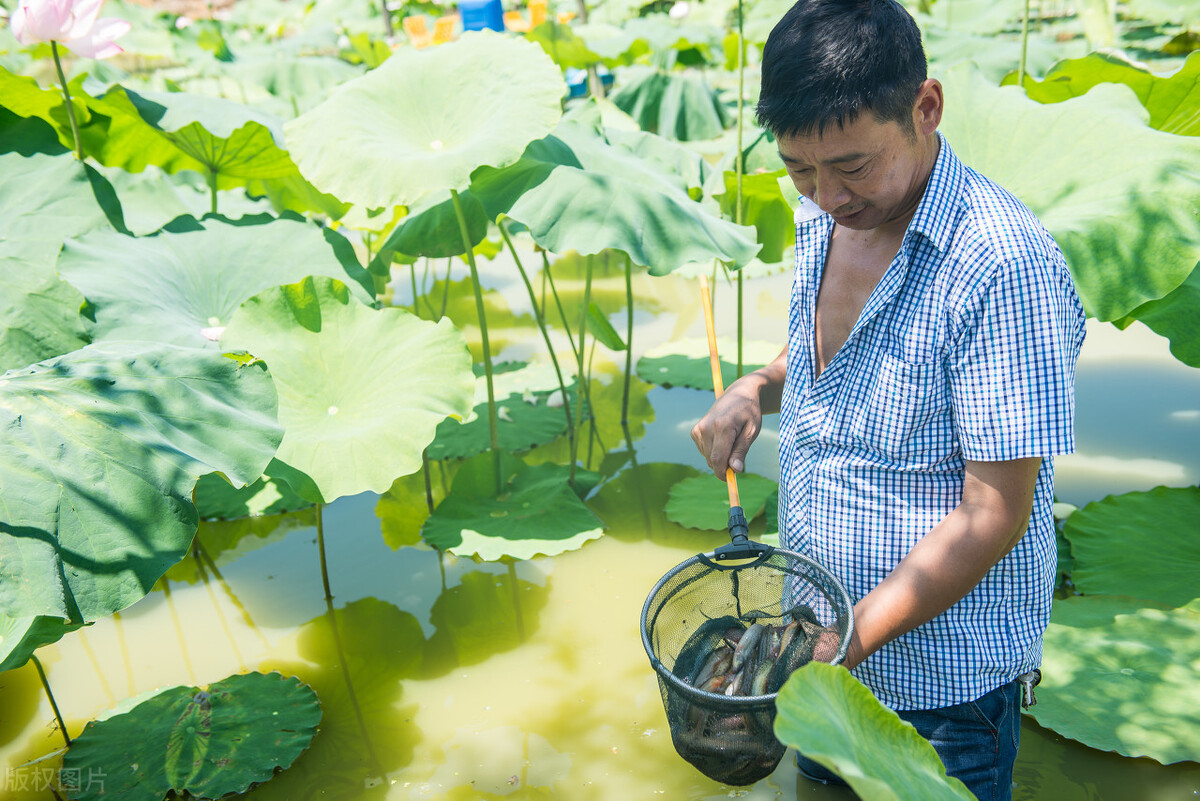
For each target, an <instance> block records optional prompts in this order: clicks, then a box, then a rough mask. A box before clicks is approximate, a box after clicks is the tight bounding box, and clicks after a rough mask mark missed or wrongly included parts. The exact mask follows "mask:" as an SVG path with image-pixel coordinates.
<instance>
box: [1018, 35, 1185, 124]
mask: <svg viewBox="0 0 1200 801" xmlns="http://www.w3.org/2000/svg"><path fill="white" fill-rule="evenodd" d="M1197 76H1200V53H1193V54H1192V55H1191V56H1189V57H1188V60H1187V61H1186V62H1184V65H1183V67H1181V68H1180V69H1179V70H1178V71H1177V72H1175V73H1174V74H1172V75H1170V76H1163V75H1156V74H1154V73H1153V72H1151V71H1150V70H1148V69H1147V68H1146V67H1145V66H1143V65H1140V64H1134V63H1132V62H1130V61H1128V60H1126V59H1124V58H1122V57H1121V56H1120V55H1119V54H1117V53H1089V54H1088V55H1087V56H1085V57H1083V58H1076V59H1068V60H1066V61H1060V62H1058V63H1057V64H1055V65H1054V66H1053V67H1052V68H1051V69H1050V71H1049V72H1047V73H1046V76H1045V78H1043V79H1042V80H1040V81H1039V80H1037V79H1035V78H1033V77H1032V76H1030V75H1026V76H1025V91H1026V93H1028V95H1029V96H1030V97H1031V98H1032V99H1034V100H1036V101H1038V102H1039V103H1060V102H1062V101H1064V100H1070V99H1071V98H1073V97H1079V96H1080V95H1084V94H1087V93H1088V91H1090V90H1091V89H1092V88H1093V87H1094V86H1096V85H1097V84H1101V83H1121V84H1125V85H1126V86H1128V87H1129V88H1130V89H1132V90H1133V92H1134V94H1136V95H1137V98H1138V100H1140V101H1141V103H1142V105H1143V106H1145V107H1146V111H1148V112H1150V127H1151V128H1157V129H1158V130H1160V131H1165V132H1167V133H1174V134H1181V135H1183V136H1200V112H1198V108H1200V82H1197ZM1016 82H1017V76H1016V74H1015V73H1011V74H1009V76H1008V77H1007V78H1006V79H1005V81H1004V83H1005V84H1015V83H1016Z"/></svg>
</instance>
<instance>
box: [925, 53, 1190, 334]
mask: <svg viewBox="0 0 1200 801" xmlns="http://www.w3.org/2000/svg"><path fill="white" fill-rule="evenodd" d="M943 82H944V85H945V92H946V116H945V118H944V120H943V124H942V129H943V130H944V131H945V132H946V135H947V138H948V139H949V141H950V144H951V145H952V146H953V147H954V148H955V152H956V153H957V154H958V156H959V157H960V158H962V160H963V161H964V162H965V163H966V164H967V165H969V166H971V167H974V168H975V169H977V170H979V171H980V172H982V173H983V174H984V175H986V176H988V177H989V178H991V179H993V180H995V181H996V182H997V183H999V184H1000V185H1002V186H1004V187H1005V188H1007V189H1008V190H1010V191H1011V192H1012V193H1013V194H1015V195H1016V196H1017V197H1018V198H1020V199H1021V200H1022V201H1024V202H1025V203H1026V205H1028V206H1029V207H1030V208H1031V209H1032V210H1033V211H1034V212H1035V213H1036V214H1037V215H1038V216H1039V218H1040V219H1041V220H1042V222H1043V223H1044V224H1045V226H1046V227H1047V228H1048V229H1049V230H1050V232H1051V233H1052V234H1054V236H1055V238H1056V239H1057V240H1058V243H1059V244H1060V245H1061V246H1062V248H1063V252H1064V253H1065V254H1066V257H1067V263H1068V265H1070V268H1071V274H1072V276H1073V277H1074V279H1075V285H1076V288H1077V289H1078V291H1079V294H1080V298H1081V299H1082V301H1083V305H1084V308H1085V309H1086V310H1087V311H1088V313H1089V314H1090V315H1092V316H1094V317H1096V318H1097V319H1100V320H1116V319H1120V318H1122V317H1125V316H1126V315H1128V314H1129V313H1130V312H1132V311H1133V310H1134V309H1136V308H1137V307H1138V306H1141V305H1142V304H1144V303H1146V302H1148V301H1152V300H1158V299H1159V298H1161V297H1163V296H1165V295H1166V294H1168V293H1169V292H1171V291H1172V290H1174V289H1175V288H1176V287H1178V286H1179V285H1180V284H1182V283H1183V281H1184V280H1185V279H1186V278H1187V277H1188V275H1189V274H1190V273H1191V272H1192V269H1193V268H1194V267H1195V265H1196V262H1197V261H1198V260H1200V214H1197V210H1198V209H1200V170H1198V169H1197V166H1196V159H1195V146H1194V143H1192V142H1191V140H1190V139H1188V138H1185V137H1180V136H1175V135H1172V134H1166V133H1162V132H1160V131H1155V130H1153V129H1151V128H1148V127H1146V124H1145V110H1144V109H1143V108H1142V107H1141V105H1140V104H1138V102H1137V100H1136V98H1134V97H1133V94H1132V92H1131V91H1130V90H1129V89H1128V88H1127V87H1124V86H1118V85H1115V84H1100V85H1098V86H1096V87H1095V88H1094V89H1092V91H1090V92H1088V93H1087V94H1086V95H1084V96H1083V97H1078V98H1075V99H1072V100H1067V101H1064V102H1062V103H1056V104H1054V105H1042V104H1039V103H1035V102H1033V101H1031V100H1029V99H1028V98H1026V97H1024V96H1023V95H1022V93H1021V92H1020V90H1018V89H1016V88H1015V87H1004V88H997V87H995V86H992V85H990V84H988V83H987V81H985V80H984V79H983V78H982V76H980V75H979V74H978V73H977V72H975V71H973V70H967V69H958V68H956V69H954V70H951V71H950V72H948V73H946V74H945V76H944V81H943ZM1097 130H1103V131H1104V136H1095V135H1094V132H1095V131H1097ZM1047 176H1054V177H1053V180H1049V179H1047Z"/></svg>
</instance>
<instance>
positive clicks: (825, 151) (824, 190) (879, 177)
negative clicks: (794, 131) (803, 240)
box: [777, 111, 937, 231]
mask: <svg viewBox="0 0 1200 801" xmlns="http://www.w3.org/2000/svg"><path fill="white" fill-rule="evenodd" d="M777 144H778V146H779V155H780V157H781V158H782V159H783V163H784V166H786V167H787V171H788V175H789V176H791V179H792V182H793V183H794V184H795V185H796V190H797V191H799V192H800V194H802V195H804V197H806V198H808V199H809V200H811V201H813V202H814V203H816V204H817V205H818V206H820V208H821V210H822V211H825V212H828V213H829V214H830V216H832V217H833V219H834V222H836V223H837V224H838V225H841V226H845V227H846V228H851V229H854V230H860V231H868V230H873V229H876V228H879V227H880V226H883V225H886V224H887V223H889V222H892V221H903V222H904V224H905V225H907V221H908V219H909V218H910V217H911V215H912V212H913V211H914V210H915V209H916V207H917V204H918V203H920V201H921V196H922V195H923V194H924V191H925V182H926V179H927V178H928V177H929V171H930V170H931V169H932V166H933V161H932V159H931V157H930V154H931V153H932V154H933V158H936V153H937V148H936V141H934V143H933V147H932V148H931V147H930V144H931V142H930V140H929V138H928V137H926V136H922V135H920V134H916V135H913V134H910V133H908V132H907V131H905V130H904V129H903V128H902V127H901V126H900V124H899V123H897V122H895V121H889V122H884V123H881V122H879V121H877V120H876V119H875V116H874V115H873V114H871V113H870V112H869V111H867V112H864V113H862V114H859V115H858V117H857V118H856V119H855V120H854V121H853V122H851V123H849V124H848V125H846V126H845V127H838V126H837V125H834V126H831V127H829V128H826V130H825V132H824V133H823V134H822V135H817V134H815V133H814V134H811V135H806V136H789V137H784V138H781V139H779V140H778V141H777Z"/></svg>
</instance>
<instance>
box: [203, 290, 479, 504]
mask: <svg viewBox="0 0 1200 801" xmlns="http://www.w3.org/2000/svg"><path fill="white" fill-rule="evenodd" d="M221 347H222V348H226V349H233V350H245V351H247V352H249V353H251V354H253V355H254V356H256V357H258V358H260V359H262V360H264V361H265V362H266V363H267V365H268V367H269V368H270V370H271V375H272V377H273V378H274V379H275V385H276V387H278V389H279V421H280V423H282V424H283V426H284V429H285V431H286V433H285V434H284V437H283V442H282V443H280V445H279V452H278V454H277V455H276V461H277V462H281V463H283V464H285V465H287V466H289V467H291V468H292V469H293V470H296V471H299V472H300V473H302V474H304V475H305V476H307V477H309V478H310V479H311V481H312V485H310V486H304V487H302V486H296V485H295V484H294V483H293V481H292V478H294V476H292V478H289V477H288V476H284V477H285V479H287V480H288V483H290V484H292V488H293V489H294V490H295V491H296V492H297V493H299V494H300V495H301V496H303V497H305V498H307V499H309V500H312V501H316V502H328V501H332V500H334V499H335V498H340V497H341V496H343V495H354V494H357V493H360V492H365V491H366V490H373V491H375V492H383V491H384V490H386V489H387V488H388V487H389V486H390V485H391V483H392V480H393V479H395V478H396V476H403V475H407V474H409V473H412V472H414V471H415V470H417V469H418V468H419V467H420V466H421V451H422V450H423V449H424V448H425V446H426V445H428V444H429V442H430V441H431V440H432V439H433V434H434V430H435V429H436V427H437V425H438V423H440V422H441V421H442V420H444V419H445V418H446V417H448V416H450V415H457V416H459V417H465V416H466V415H467V414H468V413H469V412H470V409H471V399H472V397H473V390H474V380H473V376H472V374H471V360H470V358H471V357H470V355H469V354H468V352H467V347H466V342H465V341H464V340H463V338H462V335H461V334H459V333H458V331H456V330H455V329H454V327H453V326H452V325H451V324H450V322H449V321H448V320H445V321H442V322H439V323H437V324H434V323H428V322H425V321H424V320H421V319H419V318H417V317H414V316H413V315H412V314H409V313H408V312H406V311H402V310H400V309H395V308H385V309H380V310H375V309H370V308H368V307H366V306H364V305H363V304H361V303H359V302H357V301H355V300H352V299H351V297H350V293H349V291H348V290H347V289H346V287H345V285H344V284H342V283H341V282H339V281H336V280H334V279H331V278H306V279H304V280H303V281H301V282H300V283H297V284H289V285H287V286H283V287H276V288H273V289H268V290H267V291H265V292H262V293H260V294H258V295H256V296H255V297H253V298H251V299H250V300H248V301H246V302H245V303H244V304H242V307H241V308H240V309H239V310H238V311H237V313H236V314H234V316H233V320H232V321H231V322H230V323H229V326H228V327H227V328H226V329H225V332H224V334H222V336H221ZM269 474H270V475H276V473H275V472H273V471H269Z"/></svg>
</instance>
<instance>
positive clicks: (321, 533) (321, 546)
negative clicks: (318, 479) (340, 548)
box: [317, 503, 333, 602]
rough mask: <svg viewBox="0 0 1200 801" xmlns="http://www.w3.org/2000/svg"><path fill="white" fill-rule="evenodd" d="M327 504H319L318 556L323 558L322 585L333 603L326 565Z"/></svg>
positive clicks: (326, 595)
mask: <svg viewBox="0 0 1200 801" xmlns="http://www.w3.org/2000/svg"><path fill="white" fill-rule="evenodd" d="M324 520H325V504H323V503H318V504H317V554H318V555H319V556H320V558H321V584H322V586H324V587H325V600H326V601H327V602H328V601H332V600H333V593H332V592H330V591H329V567H328V566H327V565H326V564H325V524H324Z"/></svg>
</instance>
